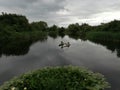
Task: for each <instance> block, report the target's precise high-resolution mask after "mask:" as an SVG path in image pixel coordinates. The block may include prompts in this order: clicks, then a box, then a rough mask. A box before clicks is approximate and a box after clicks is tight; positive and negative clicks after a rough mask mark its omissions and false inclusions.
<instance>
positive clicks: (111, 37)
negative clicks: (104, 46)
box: [86, 31, 120, 42]
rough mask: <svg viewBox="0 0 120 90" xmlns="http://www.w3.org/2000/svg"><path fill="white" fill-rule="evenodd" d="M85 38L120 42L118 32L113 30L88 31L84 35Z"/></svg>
mask: <svg viewBox="0 0 120 90" xmlns="http://www.w3.org/2000/svg"><path fill="white" fill-rule="evenodd" d="M86 38H87V39H89V40H98V41H100V40H102V41H113V42H120V32H119V33H113V32H105V31H104V32H103V31H102V32H101V31H98V32H95V31H94V32H89V33H87V35H86Z"/></svg>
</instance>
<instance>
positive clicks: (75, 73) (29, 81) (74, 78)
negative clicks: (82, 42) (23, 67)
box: [0, 66, 109, 90]
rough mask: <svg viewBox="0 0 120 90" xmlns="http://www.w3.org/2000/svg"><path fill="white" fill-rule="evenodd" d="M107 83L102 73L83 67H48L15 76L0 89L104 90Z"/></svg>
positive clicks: (107, 85)
mask: <svg viewBox="0 0 120 90" xmlns="http://www.w3.org/2000/svg"><path fill="white" fill-rule="evenodd" d="M108 87H109V84H108V83H107V82H106V81H105V78H104V77H103V75H101V74H99V73H93V72H91V71H89V70H87V69H85V68H80V67H73V66H66V67H48V68H44V69H40V70H37V71H34V72H31V73H27V74H24V75H22V76H20V77H18V78H15V79H13V80H11V81H9V82H7V83H5V84H4V85H3V86H1V87H0V90H11V89H12V88H14V90H104V89H105V88H108Z"/></svg>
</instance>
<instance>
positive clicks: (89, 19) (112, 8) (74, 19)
mask: <svg viewBox="0 0 120 90" xmlns="http://www.w3.org/2000/svg"><path fill="white" fill-rule="evenodd" d="M1 12H7V13H17V14H22V15H25V16H27V18H28V19H29V21H30V22H32V21H46V22H47V23H48V24H49V25H52V24H57V25H59V26H66V25H68V24H71V23H80V24H81V23H89V24H91V25H97V24H100V23H101V22H109V21H111V20H114V19H120V0H0V13H1Z"/></svg>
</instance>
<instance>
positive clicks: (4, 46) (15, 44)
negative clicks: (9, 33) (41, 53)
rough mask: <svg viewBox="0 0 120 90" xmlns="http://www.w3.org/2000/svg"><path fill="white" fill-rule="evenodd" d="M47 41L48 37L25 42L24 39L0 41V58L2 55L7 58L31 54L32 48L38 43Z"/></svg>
mask: <svg viewBox="0 0 120 90" xmlns="http://www.w3.org/2000/svg"><path fill="white" fill-rule="evenodd" d="M45 40H47V38H46V37H44V38H41V39H39V40H24V39H20V40H17V39H14V40H13V39H9V40H1V41H0V57H1V56H2V55H5V56H10V55H14V56H19V55H25V54H27V53H28V52H29V48H30V46H31V45H32V44H33V43H35V42H37V41H41V42H43V41H45Z"/></svg>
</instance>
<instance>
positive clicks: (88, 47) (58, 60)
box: [0, 36, 120, 90]
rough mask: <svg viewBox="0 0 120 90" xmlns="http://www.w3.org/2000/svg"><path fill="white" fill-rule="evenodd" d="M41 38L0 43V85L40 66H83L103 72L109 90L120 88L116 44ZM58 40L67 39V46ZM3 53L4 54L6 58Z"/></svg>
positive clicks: (119, 61) (119, 62)
mask: <svg viewBox="0 0 120 90" xmlns="http://www.w3.org/2000/svg"><path fill="white" fill-rule="evenodd" d="M43 41H44V42H41V41H40V42H36V41H26V40H19V41H15V40H14V41H9V42H7V41H6V42H5V41H3V42H1V43H0V53H1V55H2V56H1V57H0V67H1V68H0V84H3V82H5V81H7V80H9V79H11V78H13V77H14V76H18V75H20V74H22V73H25V72H28V71H31V70H36V69H39V68H41V67H46V66H64V65H75V66H84V67H87V68H89V69H90V70H93V71H94V72H99V73H102V74H103V75H105V77H106V78H107V81H109V82H110V83H111V85H112V88H111V89H109V90H119V89H120V86H119V84H120V80H119V76H120V58H118V57H117V54H118V56H119V52H120V51H119V50H120V45H119V43H118V44H117V43H106V42H104V43H103V42H100V41H99V42H95V41H94V43H93V42H90V41H89V40H86V41H84V40H81V39H73V37H72V38H71V37H69V36H65V37H64V38H61V37H57V38H56V39H53V38H51V37H48V38H47V39H46V38H45V39H43ZM61 41H63V42H64V43H67V42H69V43H70V47H69V48H68V47H65V48H64V49H61V48H59V44H61ZM35 42H36V43H35ZM33 43H34V44H33ZM63 46H64V44H63ZM105 47H106V48H105ZM111 51H112V52H113V53H111ZM6 55H8V56H7V57H6ZM9 55H10V56H9ZM11 55H14V56H11ZM21 55H22V56H21Z"/></svg>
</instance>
